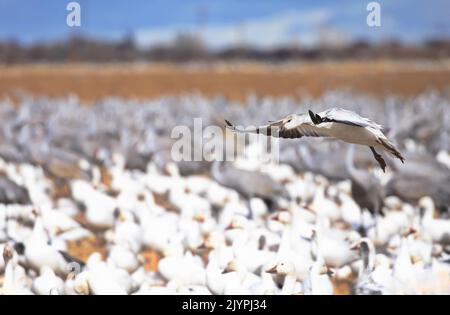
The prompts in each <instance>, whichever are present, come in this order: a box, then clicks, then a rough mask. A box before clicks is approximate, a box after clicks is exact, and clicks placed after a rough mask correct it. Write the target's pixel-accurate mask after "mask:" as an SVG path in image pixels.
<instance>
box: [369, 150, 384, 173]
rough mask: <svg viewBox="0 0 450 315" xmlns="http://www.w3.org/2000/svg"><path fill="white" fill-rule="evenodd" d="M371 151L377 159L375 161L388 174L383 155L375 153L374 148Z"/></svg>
mask: <svg viewBox="0 0 450 315" xmlns="http://www.w3.org/2000/svg"><path fill="white" fill-rule="evenodd" d="M370 150H371V151H372V153H373V156H374V157H375V160H377V162H378V164H379V165H380V167H381V169H382V170H383V172H384V173H386V161H385V160H384V159H383V157H382V156H381V154H379V153H378V152H377V151H375V148H374V147H370Z"/></svg>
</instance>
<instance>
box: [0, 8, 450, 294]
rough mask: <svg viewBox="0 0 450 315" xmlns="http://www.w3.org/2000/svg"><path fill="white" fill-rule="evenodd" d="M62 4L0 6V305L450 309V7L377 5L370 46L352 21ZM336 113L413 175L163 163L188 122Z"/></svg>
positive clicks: (362, 152) (303, 143) (345, 165)
mask: <svg viewBox="0 0 450 315" xmlns="http://www.w3.org/2000/svg"><path fill="white" fill-rule="evenodd" d="M69 2H70V1H62V0H45V1H43V0H0V251H1V252H3V257H4V261H3V260H2V259H0V293H12V294H17V293H30V292H32V293H37V294H48V293H50V292H52V293H68V294H105V293H106V294H107V293H143V294H151V293H152V294H154V293H159V294H162V293H170V294H174V293H181V294H188V293H197V294H203V293H206V294H209V293H215V294H228V293H230V294H243V293H252V294H266V293H268V294H271V293H275V294H276V293H289V294H292V293H305V294H316V293H319V294H327V293H335V294H355V293H357V294H364V293H370V294H378V293H387V294H393V293H399V294H403V293H407V294H410V293H417V294H424V293H425V294H427V293H446V294H449V293H450V292H449V288H450V265H449V263H448V262H449V261H450V235H449V231H450V225H449V224H450V220H449V219H448V218H449V216H450V212H449V206H450V185H449V183H450V153H449V151H450V124H449V122H450V20H449V18H448V13H449V12H450V2H449V1H447V0H429V1H421V0H409V1H406V0H389V1H388V0H380V1H377V2H376V3H378V4H379V7H380V25H379V26H370V25H369V24H370V23H368V22H367V19H368V15H370V14H371V12H370V11H368V9H367V6H368V4H369V1H361V0H347V1H328V0H320V1H319V0H314V1H298V0H283V1H271V0H248V1H240V0H184V1H175V0H149V1H143V0H142V1H140V0H129V1H121V0H95V1H94V0H79V1H77V2H76V3H78V4H79V8H80V11H79V14H80V15H79V18H80V19H79V20H80V23H81V25H80V26H69V25H68V23H67V19H68V15H71V14H74V13H75V11H74V10H76V8H75V9H74V7H71V9H70V10H67V6H68V4H69ZM373 10H374V9H373V7H372V9H371V11H373ZM372 13H374V12H372ZM71 21H72V22H73V20H71ZM69 24H70V23H69ZM331 107H342V108H345V109H349V110H353V111H355V112H357V113H358V114H360V115H363V116H366V117H369V118H370V119H372V120H374V121H375V122H377V123H380V124H382V125H383V126H384V127H385V128H384V132H385V134H386V135H387V136H388V137H389V139H391V140H392V141H393V142H394V143H395V144H396V146H397V147H398V149H399V150H400V151H401V152H402V154H403V155H404V156H405V158H406V163H405V164H401V163H399V162H398V161H395V160H393V159H392V158H390V157H388V156H386V157H385V159H386V162H387V164H388V171H387V172H386V173H383V172H382V171H381V170H380V168H379V167H378V165H377V164H376V163H375V161H374V159H373V156H372V154H371V152H370V150H369V149H368V148H366V147H358V148H357V149H356V150H355V151H352V150H351V149H349V146H348V145H346V144H343V143H342V142H339V141H329V140H322V139H305V138H302V139H301V140H299V139H295V140H283V141H281V143H280V162H281V163H278V164H276V163H263V161H261V160H260V159H258V152H259V150H260V148H259V147H258V144H255V143H253V142H250V143H249V145H248V150H246V151H245V152H244V154H243V155H242V156H239V157H237V159H236V160H235V161H232V162H226V163H217V162H211V161H206V160H202V161H195V162H193V161H181V162H176V163H174V161H173V159H172V156H171V154H170V153H171V148H172V145H173V143H174V141H175V139H172V137H171V134H172V130H173V127H175V126H178V125H182V126H187V127H192V126H193V119H194V118H201V119H202V123H203V127H206V126H210V125H214V126H220V127H223V126H224V119H229V120H230V121H232V122H233V123H235V124H237V125H262V124H265V123H266V122H267V121H268V120H276V119H280V118H282V117H284V116H285V115H288V114H292V113H303V112H307V111H308V110H309V109H312V110H313V111H314V112H320V111H321V110H324V109H326V108H331ZM222 130H223V129H222ZM224 134H225V138H226V139H230V138H232V139H233V143H234V141H235V140H234V138H233V137H234V136H233V134H232V133H231V132H225V131H224ZM201 140H202V139H201V138H200V137H199V136H197V135H194V137H192V138H189V139H187V141H188V142H187V146H189V148H191V153H192V155H194V154H195V151H196V150H198V149H199V148H200V149H201V148H202V147H201V146H200V147H199V146H198V143H201ZM330 152H331V154H330ZM382 214H383V215H382ZM38 223H39V224H38ZM362 237H368V238H367V239H362ZM319 240H320V241H319ZM364 242H365V243H364ZM361 244H365V245H361ZM8 246H9V247H8ZM351 248H353V249H351ZM27 249H28V250H27ZM355 249H356V250H355ZM33 250H34V251H33ZM62 253H64V255H63V254H62ZM375 253H376V259H375V256H374V255H375ZM15 255H16V256H20V259H13V257H15ZM61 255H62V256H61ZM369 256H370V257H371V259H368V257H369ZM360 258H362V260H360ZM372 258H373V259H372ZM375 260H376V264H375V265H376V267H377V268H378V269H377V272H378V275H380V272H381V275H383V277H381V278H382V279H383V281H382V282H380V281H378V280H380V279H381V278H380V277H378V278H377V277H372V276H373V274H374V273H375V269H374V268H375V267H373V266H365V265H364V264H367V262H372V261H375ZM62 261H65V262H70V261H71V262H76V263H77V264H79V266H80V269H79V270H78V271H82V273H81V274H83V276H80V277H78V275H74V276H73V277H72V278H70V277H67V274H68V273H71V272H73V271H72V270H69V269H67V265H64V264H63V265H61V262H62ZM7 264H9V266H13V267H14V268H15V269H14V268H13V267H10V268H6V267H7V266H6V265H7ZM85 264H86V265H85ZM106 265H107V266H106ZM292 265H294V267H292V268H293V269H290V270H286V269H285V268H284V267H286V266H292ZM49 266H50V267H51V270H50V271H49V270H45V269H42V267H49ZM77 266H78V265H77ZM22 267H23V268H25V269H23V268H22ZM323 267H326V268H327V269H325V270H326V272H323V270H324V269H323ZM20 268H22V269H23V270H22V269H20ZM283 268H284V269H283ZM329 268H333V272H330V270H329ZM380 268H381V270H380ZM13 269H14V270H18V271H17V272H18V276H14V275H15V274H12V273H14V272H16V271H11V270H13ZM8 270H9V271H8ZM266 270H271V271H270V272H271V273H272V274H273V273H275V274H276V276H272V275H271V274H270V273H268V272H266ZM237 271H239V273H238V272H237ZM319 271H320V272H319ZM372 271H373V273H372ZM293 273H294V275H293ZM81 274H80V275H81ZM98 274H100V275H103V277H100V278H99V277H95V275H98ZM112 275H114V276H112ZM242 275H245V276H246V278H245V279H247V280H248V281H249V282H245V283H247V284H243V283H242V281H241V280H242V279H241V278H240V277H241V276H242ZM13 276H14V277H13ZM292 276H294V279H293V283H294V284H295V285H293V286H292V287H289V286H288V284H289V283H291V284H292V281H291V280H292ZM369 276H370V277H369ZM77 277H78V278H77ZM289 277H290V278H289ZM368 277H369V278H370V279H371V280H370V281H368V280H367V279H368ZM371 277H372V278H371ZM74 278H77V281H76V282H77V283H78V284H80V286H81V287H74V286H76V284H74V283H73V279H74ZM317 278H320V281H319V282H317V281H316V282H314V281H315V280H317ZM11 279H16V280H14V281H13V280H11ZM49 279H50V280H49ZM230 279H231V280H230ZM286 279H290V280H286ZM7 280H8V281H7ZM44 280H45V281H44ZM78 280H79V281H78ZM250 280H251V281H250ZM62 281H64V283H63V284H62ZM71 281H72V282H71ZM289 281H291V282H289ZM377 281H378V282H377ZM311 282H314V283H321V285H320V286H319V287H317V288H315V289H314V290H313V289H312V288H311V285H310V284H311ZM49 283H50V284H49ZM227 283H231V284H232V285H231V286H227ZM249 283H250V284H251V285H250V284H249Z"/></svg>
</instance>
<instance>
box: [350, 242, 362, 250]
mask: <svg viewBox="0 0 450 315" xmlns="http://www.w3.org/2000/svg"><path fill="white" fill-rule="evenodd" d="M360 248H361V246H360V244H359V243H358V242H356V243H354V244H353V245H352V246H350V249H351V250H359V249H360Z"/></svg>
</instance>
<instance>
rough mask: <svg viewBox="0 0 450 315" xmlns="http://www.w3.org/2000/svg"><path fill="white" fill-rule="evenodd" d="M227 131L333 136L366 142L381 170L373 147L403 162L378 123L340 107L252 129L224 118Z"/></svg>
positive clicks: (363, 143)
mask: <svg viewBox="0 0 450 315" xmlns="http://www.w3.org/2000/svg"><path fill="white" fill-rule="evenodd" d="M225 122H226V124H227V127H228V128H229V129H231V130H234V131H238V132H246V133H256V134H263V135H266V136H272V137H279V138H291V139H292V138H301V137H306V136H309V137H333V138H336V139H340V140H342V141H344V142H348V143H354V144H360V145H367V146H369V148H370V150H371V151H372V154H373V156H374V157H375V159H376V160H377V162H378V164H379V165H380V167H381V168H382V169H383V171H385V168H386V162H385V161H384V159H383V157H382V156H381V154H379V153H378V152H377V151H376V150H375V149H376V148H377V149H382V150H385V151H387V152H389V153H390V154H392V155H393V156H395V157H396V158H398V159H400V160H401V161H402V162H404V158H403V156H402V154H401V153H400V152H399V151H398V150H397V148H396V147H395V146H394V145H393V144H392V143H391V141H389V139H388V138H387V137H386V136H385V135H384V134H383V131H382V126H381V125H378V124H376V123H375V122H373V121H371V120H370V119H368V118H365V117H361V116H359V115H358V114H356V113H354V112H352V111H349V110H345V109H342V108H331V109H327V110H325V111H323V112H320V113H318V114H315V113H313V112H312V111H309V113H308V114H293V115H289V116H287V117H285V118H283V119H280V120H278V121H274V122H270V123H269V124H268V125H265V126H261V127H256V128H245V129H242V128H237V127H235V126H233V125H232V124H231V123H230V122H229V121H228V120H225Z"/></svg>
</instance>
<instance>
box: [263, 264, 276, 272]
mask: <svg viewBox="0 0 450 315" xmlns="http://www.w3.org/2000/svg"><path fill="white" fill-rule="evenodd" d="M266 272H267V273H277V265H275V266H273V267H272V268H269V269H267V270H266Z"/></svg>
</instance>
